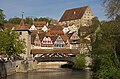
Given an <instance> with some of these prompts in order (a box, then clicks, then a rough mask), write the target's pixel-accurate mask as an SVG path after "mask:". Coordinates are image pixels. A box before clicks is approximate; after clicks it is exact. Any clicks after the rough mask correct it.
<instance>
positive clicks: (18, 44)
mask: <svg viewBox="0 0 120 79" xmlns="http://www.w3.org/2000/svg"><path fill="white" fill-rule="evenodd" d="M24 49H25V42H24V41H23V40H20V39H19V34H18V33H17V32H16V31H12V30H8V29H7V30H4V31H0V52H1V53H5V54H6V55H7V57H11V56H13V55H16V54H21V53H24V51H25V50H24Z"/></svg>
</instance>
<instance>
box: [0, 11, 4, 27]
mask: <svg viewBox="0 0 120 79" xmlns="http://www.w3.org/2000/svg"><path fill="white" fill-rule="evenodd" d="M4 19H5V15H4V13H3V10H2V9H0V28H2V29H4V27H3V26H4V22H5V20H4Z"/></svg>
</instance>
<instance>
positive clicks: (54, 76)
mask: <svg viewBox="0 0 120 79" xmlns="http://www.w3.org/2000/svg"><path fill="white" fill-rule="evenodd" d="M7 79H90V72H89V71H87V70H86V71H78V70H72V69H62V68H44V69H43V68H42V69H40V70H38V71H32V72H27V73H16V74H14V75H11V76H8V77H7Z"/></svg>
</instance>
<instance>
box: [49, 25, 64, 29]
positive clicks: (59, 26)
mask: <svg viewBox="0 0 120 79" xmlns="http://www.w3.org/2000/svg"><path fill="white" fill-rule="evenodd" d="M47 27H48V29H50V30H63V26H61V25H58V24H57V25H54V24H50V25H49V26H47Z"/></svg>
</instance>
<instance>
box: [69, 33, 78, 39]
mask: <svg viewBox="0 0 120 79" xmlns="http://www.w3.org/2000/svg"><path fill="white" fill-rule="evenodd" d="M70 39H71V40H75V39H76V40H77V39H80V38H79V36H78V34H77V33H76V32H74V33H73V35H72V36H71V37H70Z"/></svg>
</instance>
